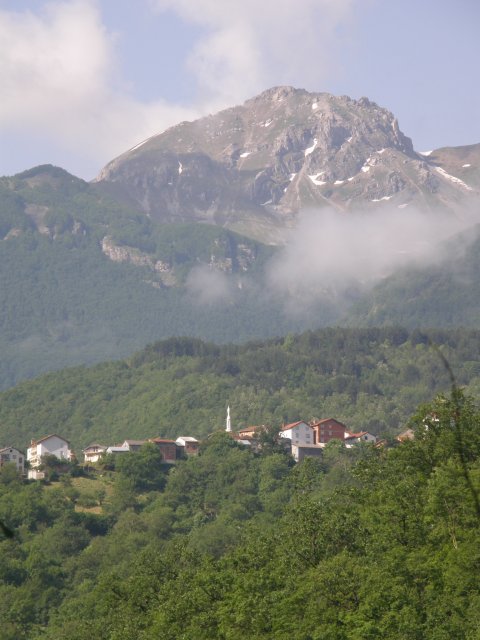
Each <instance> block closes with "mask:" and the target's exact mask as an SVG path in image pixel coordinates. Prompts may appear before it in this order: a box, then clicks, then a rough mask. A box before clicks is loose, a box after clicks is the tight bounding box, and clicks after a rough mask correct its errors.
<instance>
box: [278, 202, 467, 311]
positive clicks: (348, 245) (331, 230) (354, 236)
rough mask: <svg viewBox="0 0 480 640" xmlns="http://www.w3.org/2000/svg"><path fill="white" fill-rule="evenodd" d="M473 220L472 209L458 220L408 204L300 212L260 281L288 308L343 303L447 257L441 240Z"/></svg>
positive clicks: (291, 309) (462, 228) (457, 231)
mask: <svg viewBox="0 0 480 640" xmlns="http://www.w3.org/2000/svg"><path fill="white" fill-rule="evenodd" d="M475 222H478V216H475V213H474V212H473V211H472V212H467V211H465V212H464V215H463V216H462V218H461V219H460V218H458V217H454V216H452V215H451V214H447V213H440V212H429V213H426V212H423V211H419V210H418V209H414V208H413V207H411V208H410V207H409V208H408V209H402V210H399V209H393V208H385V207H379V209H378V211H375V212H360V211H357V212H355V211H352V212H348V213H339V212H337V211H333V210H324V209H322V210H308V211H304V212H302V214H301V215H300V218H299V222H298V225H297V226H296V228H295V229H294V230H293V231H292V233H291V235H290V238H289V239H288V242H287V244H286V246H285V247H284V248H283V249H281V250H280V251H279V253H278V254H276V256H275V257H274V258H273V259H272V260H271V261H270V263H269V265H268V267H267V270H266V284H267V287H268V288H270V289H271V290H272V291H274V292H276V293H277V294H279V295H282V296H283V297H284V301H285V305H286V307H287V308H288V309H289V310H290V311H291V312H293V311H295V310H296V309H297V308H298V305H299V304H301V305H302V306H303V307H305V306H306V307H307V308H308V307H309V306H312V305H315V304H317V303H318V302H319V301H322V300H323V301H329V302H330V303H333V304H336V305H338V306H340V307H341V306H345V305H348V303H349V301H351V299H352V296H353V297H358V296H359V295H360V294H361V293H364V292H366V291H368V290H369V289H371V288H372V287H373V286H374V285H375V284H377V283H378V282H379V281H381V280H382V279H384V278H386V277H388V276H390V275H391V274H392V273H394V272H395V271H397V270H399V269H401V268H404V267H422V266H428V265H432V264H439V263H441V262H442V261H444V260H448V259H450V257H451V256H449V255H448V253H446V252H445V250H444V249H443V248H442V246H441V243H442V242H444V241H445V240H447V239H448V238H450V237H452V236H453V235H455V234H456V233H459V232H460V231H463V230H465V229H466V228H468V227H469V226H471V225H473V224H474V223H475ZM456 257H458V253H457V254H456Z"/></svg>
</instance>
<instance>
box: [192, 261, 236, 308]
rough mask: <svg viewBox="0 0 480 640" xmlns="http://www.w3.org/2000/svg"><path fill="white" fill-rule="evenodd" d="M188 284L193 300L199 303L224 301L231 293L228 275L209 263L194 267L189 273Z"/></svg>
mask: <svg viewBox="0 0 480 640" xmlns="http://www.w3.org/2000/svg"><path fill="white" fill-rule="evenodd" d="M186 286H187V292H188V295H189V296H190V297H191V299H192V301H193V302H194V303H196V304H199V305H205V304H213V303H217V302H221V301H224V300H225V299H226V298H227V297H228V295H229V293H230V284H229V280H228V276H227V275H226V274H225V273H223V272H222V271H219V270H218V269H214V268H212V267H209V266H208V265H199V266H198V267H194V268H193V269H192V270H191V271H190V273H189V274H188V277H187V282H186Z"/></svg>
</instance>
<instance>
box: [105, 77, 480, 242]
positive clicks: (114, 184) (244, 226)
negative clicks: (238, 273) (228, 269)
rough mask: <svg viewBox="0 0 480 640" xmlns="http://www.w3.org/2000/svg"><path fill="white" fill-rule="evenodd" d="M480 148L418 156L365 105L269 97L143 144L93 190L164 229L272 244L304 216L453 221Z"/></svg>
mask: <svg viewBox="0 0 480 640" xmlns="http://www.w3.org/2000/svg"><path fill="white" fill-rule="evenodd" d="M479 149H480V145H476V146H473V147H464V148H460V149H459V150H457V151H455V150H453V149H451V150H447V149H445V150H440V151H438V152H436V153H434V154H432V152H427V153H424V154H421V153H417V152H415V150H414V148H413V144H412V141H411V140H410V139H409V138H408V137H406V136H405V135H404V134H403V133H402V132H401V131H400V129H399V125H398V122H397V120H396V119H395V117H394V116H393V115H392V114H391V113H390V112H389V111H387V110H386V109H383V108H381V107H379V106H378V105H376V104H375V103H374V102H370V101H369V100H368V99H367V98H361V99H360V100H352V99H351V98H349V97H347V96H341V97H336V96H333V95H330V94H327V93H309V92H307V91H305V90H301V89H294V88H292V87H275V88H273V89H269V90H268V91H265V92H263V93H262V94H260V95H259V96H257V97H255V98H253V99H251V100H248V101H247V102H245V103H244V104H243V105H241V106H236V107H233V108H230V109H227V110H225V111H221V112H220V113H217V114H215V115H211V116H208V117H206V118H202V119H200V120H196V121H194V122H183V123H181V124H179V125H177V126H174V127H172V128H170V129H168V130H167V131H165V132H164V133H161V134H160V135H156V136H153V137H152V138H149V139H148V140H146V141H144V142H143V143H141V144H139V145H137V146H135V147H134V148H133V149H130V150H129V151H127V152H126V153H124V154H123V155H121V156H120V157H118V158H116V159H115V160H113V161H112V162H110V163H109V164H107V166H106V167H105V168H104V169H103V170H102V171H101V172H100V174H99V176H98V178H97V180H96V183H97V185H98V186H101V187H102V188H103V189H105V190H109V191H110V193H113V194H115V195H116V197H120V198H122V197H123V198H126V199H128V201H129V202H135V203H136V205H137V206H138V207H139V208H141V209H142V210H143V211H144V212H145V213H147V214H148V215H149V216H151V217H152V218H153V219H156V220H159V221H162V222H167V221H172V220H179V219H181V220H189V221H191V220H195V221H202V222H208V223H210V224H220V225H223V226H226V227H228V228H231V229H235V230H237V231H239V232H241V233H244V234H245V235H249V236H251V237H257V238H259V239H262V240H263V241H265V242H267V243H277V242H281V240H282V238H283V237H285V233H286V230H287V229H288V228H289V227H291V226H292V225H295V222H296V218H297V216H298V212H299V211H300V210H301V209H304V208H307V207H315V208H318V207H320V208H324V207H330V208H333V209H334V210H337V211H340V212H345V211H351V210H361V211H365V210H371V209H373V210H375V209H376V208H378V206H379V203H383V204H384V205H385V204H386V203H388V205H390V206H391V207H392V208H396V207H398V208H399V209H403V208H406V207H412V206H415V207H417V208H420V209H422V210H425V209H427V210H428V209H435V210H442V211H443V210H447V211H451V212H452V211H453V212H458V211H459V209H460V208H461V207H462V206H464V204H465V202H467V201H468V200H469V199H470V198H471V197H472V196H473V195H474V194H477V189H478V187H480V169H479V167H480V164H479V163H478V156H479ZM467 180H468V182H467Z"/></svg>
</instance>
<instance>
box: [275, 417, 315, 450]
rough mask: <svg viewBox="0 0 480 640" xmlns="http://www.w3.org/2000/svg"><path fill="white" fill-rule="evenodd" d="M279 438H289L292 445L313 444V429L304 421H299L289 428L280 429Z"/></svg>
mask: <svg viewBox="0 0 480 640" xmlns="http://www.w3.org/2000/svg"><path fill="white" fill-rule="evenodd" d="M280 437H281V438H289V439H290V440H291V441H292V445H305V444H313V429H312V427H311V426H310V425H309V424H307V423H306V422H300V423H299V424H297V425H295V426H294V427H292V428H291V429H287V430H286V431H280Z"/></svg>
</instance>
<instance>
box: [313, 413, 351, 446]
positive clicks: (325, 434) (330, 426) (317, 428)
mask: <svg viewBox="0 0 480 640" xmlns="http://www.w3.org/2000/svg"><path fill="white" fill-rule="evenodd" d="M310 426H311V427H312V429H313V432H314V434H315V444H326V443H327V442H330V440H333V439H336V440H343V439H344V438H345V432H346V431H347V427H346V426H345V425H344V424H343V423H342V422H339V421H338V420H335V418H323V419H322V420H312V421H311V422H310Z"/></svg>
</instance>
